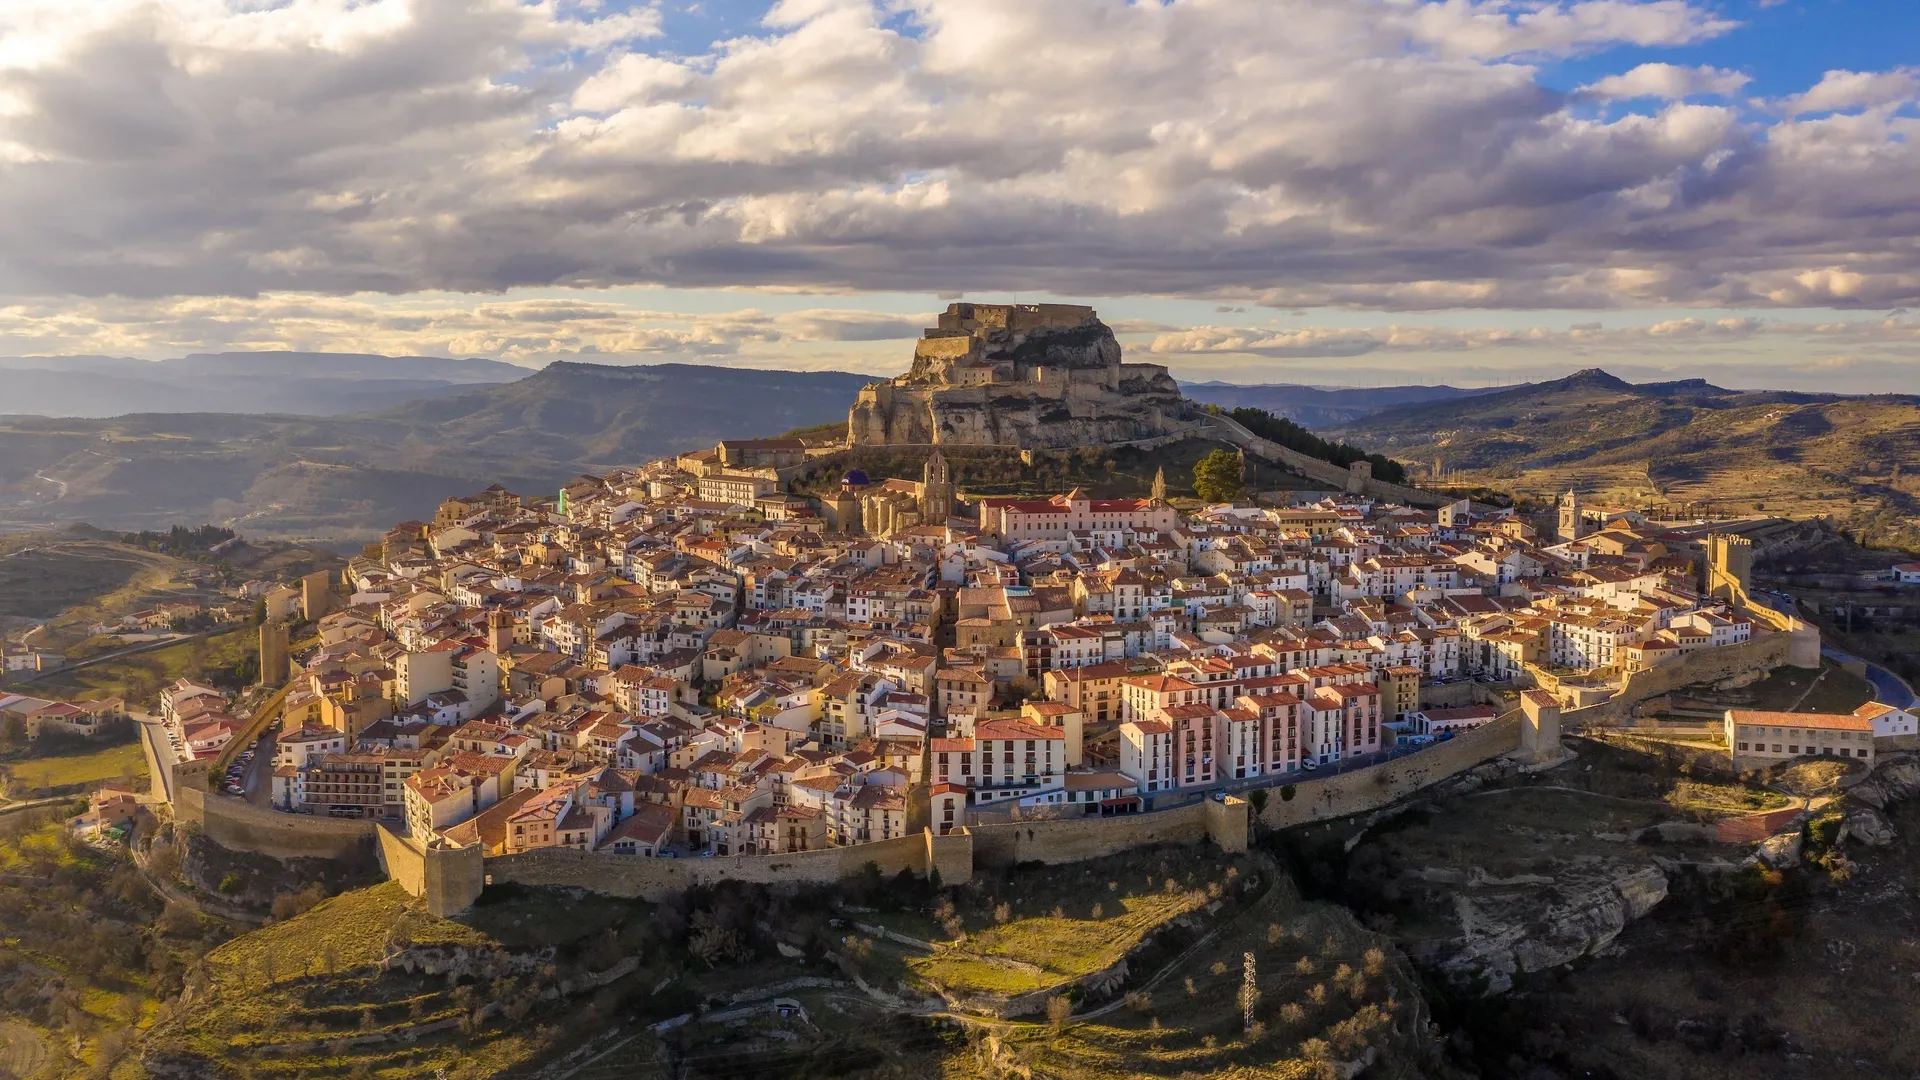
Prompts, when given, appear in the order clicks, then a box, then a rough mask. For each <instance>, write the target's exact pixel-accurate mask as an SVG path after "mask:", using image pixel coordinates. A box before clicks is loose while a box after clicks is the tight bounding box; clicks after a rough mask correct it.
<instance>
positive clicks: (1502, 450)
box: [1333, 368, 1920, 547]
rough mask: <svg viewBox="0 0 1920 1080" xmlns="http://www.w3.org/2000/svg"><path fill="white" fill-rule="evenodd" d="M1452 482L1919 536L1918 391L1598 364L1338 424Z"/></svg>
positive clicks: (1344, 433) (1875, 535)
mask: <svg viewBox="0 0 1920 1080" xmlns="http://www.w3.org/2000/svg"><path fill="white" fill-rule="evenodd" d="M1333 434H1335V435H1336V436H1337V437H1340V438H1344V439H1349V440H1351V441H1353V442H1357V443H1361V444H1363V445H1366V446H1368V447H1370V448H1375V449H1378V450H1380V451H1381V452H1383V453H1387V454H1391V455H1392V456H1394V457H1396V458H1399V459H1401V460H1403V461H1409V462H1418V463H1421V464H1424V465H1425V466H1427V467H1428V468H1431V467H1432V465H1433V463H1434V462H1436V461H1437V462H1439V463H1440V464H1441V465H1442V466H1443V467H1444V468H1445V470H1446V472H1447V474H1448V479H1449V481H1452V482H1457V483H1487V484H1497V485H1499V486H1503V487H1507V488H1511V489H1514V490H1516V491H1518V492H1520V493H1523V494H1533V495H1552V494H1554V493H1556V492H1560V491H1564V490H1566V489H1568V488H1576V489H1578V490H1580V491H1582V492H1585V493H1588V494H1591V495H1595V496H1598V497H1600V498H1602V499H1606V500H1617V501H1619V502H1621V503H1623V504H1627V505H1641V506H1656V505H1664V506H1680V507H1687V508H1691V509H1693V510H1695V511H1699V512H1708V513H1711V512H1727V513H1748V512H1751V511H1754V510H1766V511H1768V512H1772V513H1780V514H1785V515H1790V516H1795V517H1801V516H1812V515H1819V514H1824V515H1831V516H1833V518H1834V519H1835V521H1836V523H1837V524H1839V525H1842V526H1845V527H1848V528H1851V529H1852V530H1854V532H1855V534H1856V535H1858V536H1861V537H1862V538H1863V539H1864V540H1867V541H1870V542H1873V543H1879V544H1891V545H1898V546H1905V547H1913V546H1916V545H1920V529H1916V528H1915V525H1914V517H1915V515H1916V514H1920V498H1916V496H1917V495H1920V478H1916V477H1914V476H1913V475H1912V470H1911V468H1910V467H1909V468H1908V469H1906V470H1905V471H1903V469H1902V464H1903V463H1911V462H1913V461H1915V460H1916V458H1920V398H1916V397H1912V396H1906V395H1875V396H1872V397H1840V396H1837V395H1825V394H1808V393H1796V392H1788V391H1775V390H1757V391H1756V390H1728V389H1724V388H1721V387H1718V386H1714V385H1712V384H1711V383H1708V382H1705V381H1704V380H1700V379H1688V380H1683V381H1679V382H1667V383H1641V384H1633V383H1628V382H1625V381H1623V380H1621V379H1618V378H1615V377H1614V376H1612V375H1609V374H1608V373H1606V372H1604V371H1601V370H1599V369H1597V368H1596V369H1590V370H1587V371H1581V372H1578V373H1576V374H1574V375H1570V376H1568V377H1567V378H1564V379H1559V380H1555V381H1553V382H1545V383H1535V384H1531V385H1528V386H1521V387H1514V388H1511V389H1507V390H1502V391H1498V392H1495V393H1490V394H1485V395H1481V396H1476V397H1472V398H1467V399H1462V400H1454V401H1444V402H1427V403H1422V404H1417V405H1406V406H1399V407H1395V408H1390V409H1384V410H1382V411H1380V412H1378V413H1375V414H1373V415H1372V416H1369V417H1367V418H1365V419H1363V420H1359V421H1356V422H1354V423H1352V424H1349V425H1346V426H1345V427H1342V428H1340V429H1338V430H1337V431H1336V432H1334V433H1333Z"/></svg>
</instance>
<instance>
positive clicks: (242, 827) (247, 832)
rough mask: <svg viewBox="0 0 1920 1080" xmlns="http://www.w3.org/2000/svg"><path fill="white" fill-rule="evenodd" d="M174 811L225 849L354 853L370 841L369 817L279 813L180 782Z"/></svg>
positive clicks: (362, 852)
mask: <svg viewBox="0 0 1920 1080" xmlns="http://www.w3.org/2000/svg"><path fill="white" fill-rule="evenodd" d="M173 816H174V820H175V821H177V822H179V823H180V824H181V825H184V826H187V827H190V828H195V829H199V830H200V832H201V833H202V834H203V835H204V836H206V838H207V839H209V840H211V841H213V842H214V843H216V844H219V845H220V846H221V847H223V848H227V849H228V850H230V851H252V852H257V853H258V854H261V855H271V856H272V857H274V858H276V859H298V858H312V859H359V858H364V857H365V856H366V855H368V854H369V852H370V851H371V850H372V846H373V842H374V831H375V826H374V823H373V822H371V821H367V820H365V819H360V818H330V817H319V816H315V815H312V814H281V813H276V812H275V811H272V810H267V809H264V808H262V807H258V806H252V805H249V804H247V803H245V802H242V801H241V800H239V799H228V798H224V797H222V796H219V795H212V794H209V793H207V792H206V791H203V790H201V789H199V788H196V787H191V786H185V785H183V786H181V787H180V788H179V789H178V790H177V791H176V792H175V793H174V801H173Z"/></svg>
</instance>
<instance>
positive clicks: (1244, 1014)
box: [1240, 949, 1260, 1036]
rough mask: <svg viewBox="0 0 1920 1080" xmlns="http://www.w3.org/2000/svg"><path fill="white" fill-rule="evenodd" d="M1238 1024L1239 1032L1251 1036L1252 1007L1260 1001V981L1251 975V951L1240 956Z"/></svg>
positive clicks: (1252, 1022)
mask: <svg viewBox="0 0 1920 1080" xmlns="http://www.w3.org/2000/svg"><path fill="white" fill-rule="evenodd" d="M1240 971H1241V976H1240V1013H1241V1017H1240V1023H1241V1031H1242V1032H1244V1033H1245V1034H1247V1035H1249V1036H1251V1035H1252V1034H1253V1024H1254V1020H1253V1007H1254V1005H1256V1004H1257V1003H1258V1002H1259V1000H1260V981H1259V980H1258V979H1256V978H1254V975H1253V950H1251V949H1249V950H1247V951H1246V952H1244V953H1241V954H1240Z"/></svg>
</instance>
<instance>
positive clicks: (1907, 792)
mask: <svg viewBox="0 0 1920 1080" xmlns="http://www.w3.org/2000/svg"><path fill="white" fill-rule="evenodd" d="M1916 795H1920V759H1916V758H1914V757H1912V756H1910V755H1905V754H1903V755H1901V756H1899V757H1883V758H1881V759H1880V760H1879V761H1878V762H1877V763H1876V764H1875V765H1874V769H1873V774H1872V775H1871V776H1868V777H1867V778H1866V779H1865V780H1862V781H1860V782H1859V783H1857V784H1855V785H1853V786H1852V787H1850V788H1848V789H1847V797H1848V798H1850V799H1853V800H1854V801H1856V802H1861V803H1865V804H1866V805H1868V806H1870V807H1872V808H1874V809H1875V810H1885V809H1886V808H1887V807H1888V806H1890V805H1892V804H1893V803H1897V802H1900V801H1901V800H1903V799H1911V798H1913V797H1914V796H1916Z"/></svg>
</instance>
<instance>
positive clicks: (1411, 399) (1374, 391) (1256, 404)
mask: <svg viewBox="0 0 1920 1080" xmlns="http://www.w3.org/2000/svg"><path fill="white" fill-rule="evenodd" d="M1501 389H1504V388H1503V387H1492V388H1485V389H1471V390H1468V389H1462V388H1460V387H1457V386H1380V387H1319V386H1301V385H1299V384H1296V383H1261V384H1256V385H1252V386H1243V385H1240V384H1238V383H1224V382H1187V383H1181V384H1180V390H1181V392H1183V393H1185V394H1186V395H1187V396H1188V397H1190V398H1192V399H1193V400H1195V401H1202V402H1205V403H1207V404H1209V405H1218V406H1220V407H1221V408H1223V409H1241V408H1251V409H1265V410H1266V411H1267V412H1270V413H1272V414H1273V415H1275V416H1284V417H1286V418H1287V419H1289V420H1291V421H1293V422H1294V423H1296V424H1299V425H1301V426H1303V427H1310V428H1322V429H1323V428H1336V427H1340V426H1341V425H1343V424H1351V423H1353V422H1354V421H1355V420H1359V419H1361V418H1362V417H1366V416H1371V415H1373V414H1374V413H1377V412H1379V411H1380V410H1382V409H1386V408H1391V407H1393V406H1395V405H1417V404H1423V403H1425V402H1431V401H1454V400H1458V399H1460V398H1464V397H1476V396H1479V395H1482V394H1491V393H1497V392H1498V391H1499V390H1501Z"/></svg>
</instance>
